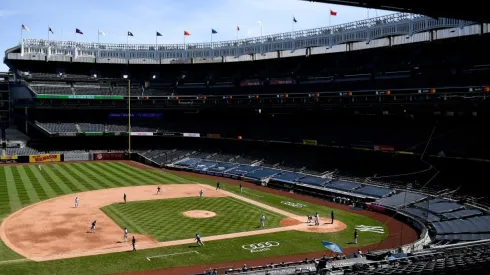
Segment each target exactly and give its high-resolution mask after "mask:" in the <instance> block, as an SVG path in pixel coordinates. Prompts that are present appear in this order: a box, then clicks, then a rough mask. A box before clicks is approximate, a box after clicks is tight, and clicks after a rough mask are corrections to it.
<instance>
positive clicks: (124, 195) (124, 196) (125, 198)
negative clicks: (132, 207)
mask: <svg viewBox="0 0 490 275" xmlns="http://www.w3.org/2000/svg"><path fill="white" fill-rule="evenodd" d="M123 198H124V203H126V193H124V196H123Z"/></svg>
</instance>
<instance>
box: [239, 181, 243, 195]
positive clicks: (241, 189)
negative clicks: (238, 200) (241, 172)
mask: <svg viewBox="0 0 490 275" xmlns="http://www.w3.org/2000/svg"><path fill="white" fill-rule="evenodd" d="M242 191H243V186H242V184H241V183H240V193H241V192H242Z"/></svg>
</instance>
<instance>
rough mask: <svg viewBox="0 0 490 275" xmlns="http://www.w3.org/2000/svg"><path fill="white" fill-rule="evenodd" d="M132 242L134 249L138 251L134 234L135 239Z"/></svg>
mask: <svg viewBox="0 0 490 275" xmlns="http://www.w3.org/2000/svg"><path fill="white" fill-rule="evenodd" d="M131 244H132V245H133V251H136V239H135V238H134V236H133V239H132V240H131Z"/></svg>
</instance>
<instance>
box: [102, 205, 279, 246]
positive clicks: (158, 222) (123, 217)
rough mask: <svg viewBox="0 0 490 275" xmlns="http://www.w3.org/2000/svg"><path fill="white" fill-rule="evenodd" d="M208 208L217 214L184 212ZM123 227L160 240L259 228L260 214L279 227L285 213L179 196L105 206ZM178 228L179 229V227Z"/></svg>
mask: <svg viewBox="0 0 490 275" xmlns="http://www.w3.org/2000/svg"><path fill="white" fill-rule="evenodd" d="M189 210H207V211H211V212H214V213H216V216H214V217H211V218H205V219H196V218H189V217H186V216H184V215H183V214H182V213H183V212H185V211H189ZM102 211H104V213H106V214H107V215H108V216H109V217H111V218H112V219H113V220H114V221H115V222H116V223H117V224H118V225H119V226H121V228H125V227H127V228H128V230H130V231H131V232H134V233H139V234H146V235H151V236H153V237H154V238H155V239H157V240H158V241H170V240H181V239H189V238H193V237H194V235H195V234H196V232H199V233H200V234H201V236H203V237H204V236H213V235H219V234H228V233H235V232H244V231H251V230H258V229H259V225H260V216H261V215H265V216H266V223H265V228H273V227H279V226H280V221H281V219H283V218H285V217H284V216H283V215H280V214H277V213H274V212H270V211H268V210H265V209H262V208H260V207H257V206H255V205H252V204H249V203H246V202H243V201H240V200H238V199H235V198H231V197H228V198H206V197H203V198H199V197H194V198H179V199H166V200H154V201H138V202H130V203H118V204H112V205H109V206H106V207H104V208H102ZM177 228H178V230H176V229H177Z"/></svg>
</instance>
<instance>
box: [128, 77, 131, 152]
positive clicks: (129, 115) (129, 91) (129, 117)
mask: <svg viewBox="0 0 490 275" xmlns="http://www.w3.org/2000/svg"><path fill="white" fill-rule="evenodd" d="M128 155H129V158H130V159H131V80H130V79H128Z"/></svg>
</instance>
